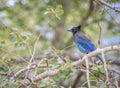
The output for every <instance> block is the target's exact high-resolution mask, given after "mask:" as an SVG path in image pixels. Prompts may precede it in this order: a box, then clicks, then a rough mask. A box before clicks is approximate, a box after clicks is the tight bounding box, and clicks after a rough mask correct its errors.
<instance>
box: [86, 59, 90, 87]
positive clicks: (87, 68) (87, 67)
mask: <svg viewBox="0 0 120 88" xmlns="http://www.w3.org/2000/svg"><path fill="white" fill-rule="evenodd" d="M85 62H86V70H87V72H86V76H87V82H88V88H91V86H90V74H89V61H88V57H86V58H85Z"/></svg>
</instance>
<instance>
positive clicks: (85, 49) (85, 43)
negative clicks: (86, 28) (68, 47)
mask: <svg viewBox="0 0 120 88" xmlns="http://www.w3.org/2000/svg"><path fill="white" fill-rule="evenodd" d="M80 28H81V25H79V26H77V27H73V28H72V29H71V30H68V31H70V32H72V34H73V40H74V42H75V44H76V46H77V47H78V49H79V50H80V51H81V52H82V53H86V54H88V53H89V52H92V51H94V50H96V48H95V46H94V44H93V43H92V42H91V41H90V40H89V39H88V37H87V36H85V34H84V33H83V32H82V31H81V30H80ZM96 57H97V58H98V59H100V61H102V62H103V60H102V58H101V57H100V56H99V55H97V56H96Z"/></svg>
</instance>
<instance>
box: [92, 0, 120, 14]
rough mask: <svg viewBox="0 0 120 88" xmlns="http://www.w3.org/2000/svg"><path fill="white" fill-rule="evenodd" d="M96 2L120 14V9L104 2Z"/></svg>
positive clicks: (98, 0)
mask: <svg viewBox="0 0 120 88" xmlns="http://www.w3.org/2000/svg"><path fill="white" fill-rule="evenodd" d="M94 1H95V2H97V3H100V4H102V5H105V6H107V7H109V8H111V9H113V10H114V11H116V12H120V9H118V8H115V7H113V6H112V5H111V4H109V3H107V2H105V1H104V0H94Z"/></svg>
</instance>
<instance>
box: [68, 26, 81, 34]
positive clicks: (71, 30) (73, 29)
mask: <svg viewBox="0 0 120 88" xmlns="http://www.w3.org/2000/svg"><path fill="white" fill-rule="evenodd" d="M80 28H81V25H79V26H77V27H73V28H72V29H70V30H68V31H70V32H72V33H73V34H75V33H77V32H78V31H80Z"/></svg>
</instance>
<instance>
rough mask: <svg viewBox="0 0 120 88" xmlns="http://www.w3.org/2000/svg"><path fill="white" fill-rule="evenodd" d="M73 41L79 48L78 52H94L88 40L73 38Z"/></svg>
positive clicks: (93, 47)
mask: <svg viewBox="0 0 120 88" xmlns="http://www.w3.org/2000/svg"><path fill="white" fill-rule="evenodd" d="M74 41H75V43H76V45H77V47H78V48H79V50H80V51H81V52H83V53H89V52H92V51H94V50H95V49H96V48H95V46H94V45H93V43H92V42H91V41H90V40H87V39H82V38H79V37H78V38H74Z"/></svg>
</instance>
